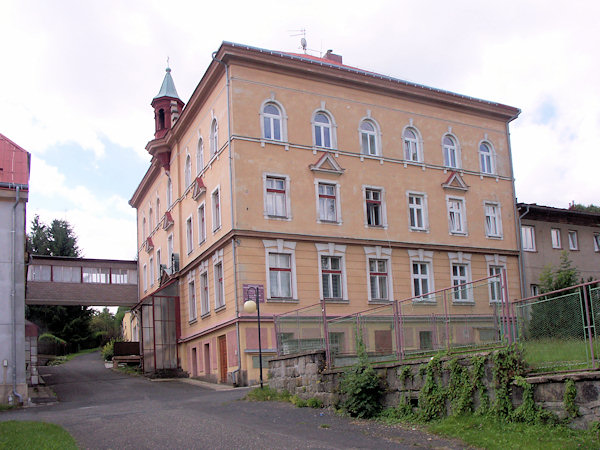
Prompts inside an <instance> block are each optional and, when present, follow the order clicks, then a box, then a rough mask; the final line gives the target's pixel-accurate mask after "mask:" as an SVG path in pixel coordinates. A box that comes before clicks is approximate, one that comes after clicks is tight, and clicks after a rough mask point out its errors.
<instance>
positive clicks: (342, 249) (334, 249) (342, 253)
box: [315, 242, 348, 302]
mask: <svg viewBox="0 0 600 450" xmlns="http://www.w3.org/2000/svg"><path fill="white" fill-rule="evenodd" d="M315 247H316V248H317V258H318V260H317V265H318V267H319V298H320V299H321V300H323V272H322V267H321V256H337V257H339V258H340V263H341V264H340V266H341V272H342V298H341V299H340V300H342V301H348V283H347V277H346V246H345V245H339V244H334V243H333V242H330V243H327V244H319V243H315ZM328 300H329V301H331V302H335V301H336V300H338V299H328Z"/></svg>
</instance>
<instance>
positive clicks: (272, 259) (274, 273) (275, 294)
mask: <svg viewBox="0 0 600 450" xmlns="http://www.w3.org/2000/svg"><path fill="white" fill-rule="evenodd" d="M269 296H270V298H273V299H276V298H291V297H292V255H290V254H287V253H269Z"/></svg>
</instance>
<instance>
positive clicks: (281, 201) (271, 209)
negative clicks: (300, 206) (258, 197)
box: [265, 177, 287, 217]
mask: <svg viewBox="0 0 600 450" xmlns="http://www.w3.org/2000/svg"><path fill="white" fill-rule="evenodd" d="M265 189H266V192H265V203H266V210H267V211H266V212H267V215H268V216H273V217H287V210H286V195H287V194H286V180H285V178H279V177H266V180H265Z"/></svg>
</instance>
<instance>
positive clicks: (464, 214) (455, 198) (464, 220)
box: [446, 195, 469, 236]
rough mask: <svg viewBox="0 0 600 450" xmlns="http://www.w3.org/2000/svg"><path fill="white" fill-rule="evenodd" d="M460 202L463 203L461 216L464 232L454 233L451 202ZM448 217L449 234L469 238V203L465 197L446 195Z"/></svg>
mask: <svg viewBox="0 0 600 450" xmlns="http://www.w3.org/2000/svg"><path fill="white" fill-rule="evenodd" d="M451 200H452V201H459V202H460V203H461V205H462V206H461V210H460V212H461V215H460V222H461V227H462V229H463V230H462V231H454V230H453V229H452V222H451V221H450V201H451ZM446 217H447V219H448V234H450V235H451V236H468V235H469V229H468V227H467V201H466V199H465V198H464V197H458V196H456V195H446Z"/></svg>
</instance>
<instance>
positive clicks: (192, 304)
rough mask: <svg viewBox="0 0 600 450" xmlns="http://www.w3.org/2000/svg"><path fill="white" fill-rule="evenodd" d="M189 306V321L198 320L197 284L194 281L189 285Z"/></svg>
mask: <svg viewBox="0 0 600 450" xmlns="http://www.w3.org/2000/svg"><path fill="white" fill-rule="evenodd" d="M188 306H189V321H190V322H192V321H194V320H196V283H194V280H192V281H190V282H189V283H188Z"/></svg>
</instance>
